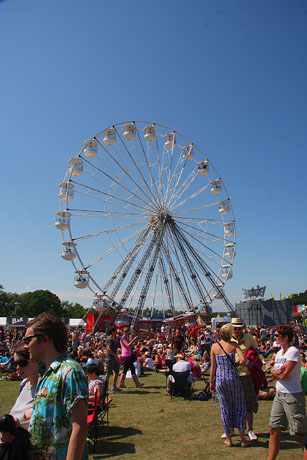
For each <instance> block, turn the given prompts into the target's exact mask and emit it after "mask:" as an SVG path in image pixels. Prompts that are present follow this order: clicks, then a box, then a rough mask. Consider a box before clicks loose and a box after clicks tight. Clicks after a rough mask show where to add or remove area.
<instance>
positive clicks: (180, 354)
mask: <svg viewBox="0 0 307 460" xmlns="http://www.w3.org/2000/svg"><path fill="white" fill-rule="evenodd" d="M176 358H180V359H184V354H183V353H177V355H176Z"/></svg>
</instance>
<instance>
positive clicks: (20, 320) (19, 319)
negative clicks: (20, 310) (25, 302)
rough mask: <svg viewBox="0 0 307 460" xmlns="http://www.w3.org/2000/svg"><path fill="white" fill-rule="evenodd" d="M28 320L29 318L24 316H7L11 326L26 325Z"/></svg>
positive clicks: (8, 324)
mask: <svg viewBox="0 0 307 460" xmlns="http://www.w3.org/2000/svg"><path fill="white" fill-rule="evenodd" d="M27 322H28V318H25V317H23V316H8V317H7V326H11V327H25V325H26V324H27Z"/></svg>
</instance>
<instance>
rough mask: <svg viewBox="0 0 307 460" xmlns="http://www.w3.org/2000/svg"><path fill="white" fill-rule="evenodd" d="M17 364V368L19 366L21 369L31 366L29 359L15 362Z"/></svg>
mask: <svg viewBox="0 0 307 460" xmlns="http://www.w3.org/2000/svg"><path fill="white" fill-rule="evenodd" d="M15 364H16V366H19V367H27V365H28V364H29V361H28V360H27V359H20V360H18V361H15Z"/></svg>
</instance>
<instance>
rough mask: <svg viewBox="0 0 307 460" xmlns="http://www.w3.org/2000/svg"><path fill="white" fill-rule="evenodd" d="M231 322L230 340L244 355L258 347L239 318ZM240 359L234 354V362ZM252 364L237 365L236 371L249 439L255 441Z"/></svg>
mask: <svg viewBox="0 0 307 460" xmlns="http://www.w3.org/2000/svg"><path fill="white" fill-rule="evenodd" d="M231 324H232V326H233V336H232V340H233V341H234V342H237V343H238V345H239V346H240V348H241V350H242V351H243V353H244V355H246V353H247V351H248V350H249V348H250V347H252V348H254V349H255V351H257V349H258V344H257V342H256V340H255V339H254V338H253V337H252V336H251V335H250V334H245V333H244V332H243V330H244V324H243V322H242V319H241V318H232V320H231ZM239 361H240V359H239V356H238V355H237V354H236V363H238V362H239ZM252 366H253V363H252V362H250V363H247V364H246V365H243V366H238V368H237V369H238V373H239V376H240V380H241V384H242V387H243V391H244V397H245V402H246V422H247V426H248V436H249V439H250V440H251V441H257V439H258V437H257V435H256V434H255V432H254V429H253V419H254V415H253V414H254V413H256V412H257V410H258V397H257V393H256V390H255V386H254V381H253V379H252V376H251V373H250V370H249V369H250V367H252Z"/></svg>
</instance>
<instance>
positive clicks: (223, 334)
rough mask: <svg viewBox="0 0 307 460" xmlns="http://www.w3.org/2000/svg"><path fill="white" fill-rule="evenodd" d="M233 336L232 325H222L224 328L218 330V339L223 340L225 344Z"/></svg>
mask: <svg viewBox="0 0 307 460" xmlns="http://www.w3.org/2000/svg"><path fill="white" fill-rule="evenodd" d="M232 334H233V326H232V324H230V323H228V324H224V326H222V327H221V329H220V333H219V336H220V339H222V340H225V342H229V341H230V340H231V337H232Z"/></svg>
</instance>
